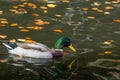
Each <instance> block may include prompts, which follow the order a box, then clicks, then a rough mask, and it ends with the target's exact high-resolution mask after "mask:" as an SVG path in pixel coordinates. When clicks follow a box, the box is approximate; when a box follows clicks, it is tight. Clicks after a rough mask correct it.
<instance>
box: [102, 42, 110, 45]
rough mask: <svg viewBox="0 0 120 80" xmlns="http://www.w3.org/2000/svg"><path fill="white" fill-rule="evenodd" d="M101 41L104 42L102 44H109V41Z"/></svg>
mask: <svg viewBox="0 0 120 80" xmlns="http://www.w3.org/2000/svg"><path fill="white" fill-rule="evenodd" d="M103 43H104V44H107V45H109V44H111V42H110V41H105V42H103Z"/></svg>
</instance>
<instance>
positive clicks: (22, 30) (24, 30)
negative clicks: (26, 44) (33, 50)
mask: <svg viewBox="0 0 120 80" xmlns="http://www.w3.org/2000/svg"><path fill="white" fill-rule="evenodd" d="M20 31H21V32H29V31H30V30H28V29H21V30H20Z"/></svg>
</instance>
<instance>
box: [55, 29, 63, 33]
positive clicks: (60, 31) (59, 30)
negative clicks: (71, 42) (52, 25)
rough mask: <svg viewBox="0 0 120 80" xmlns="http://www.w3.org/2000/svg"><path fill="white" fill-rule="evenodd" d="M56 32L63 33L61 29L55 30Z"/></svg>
mask: <svg viewBox="0 0 120 80" xmlns="http://www.w3.org/2000/svg"><path fill="white" fill-rule="evenodd" d="M53 31H54V32H57V33H62V32H63V31H62V30H61V29H55V30H53Z"/></svg>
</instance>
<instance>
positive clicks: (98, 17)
mask: <svg viewBox="0 0 120 80" xmlns="http://www.w3.org/2000/svg"><path fill="white" fill-rule="evenodd" d="M0 6H1V7H0V41H1V42H3V41H12V42H15V41H24V42H34V41H35V42H42V43H44V44H46V45H48V47H50V48H52V47H54V46H53V45H54V42H55V41H56V39H57V38H58V37H60V36H68V37H70V38H71V40H72V42H73V45H74V46H75V48H76V49H77V52H76V53H75V54H72V52H69V50H67V49H65V50H66V52H69V53H70V54H68V55H65V56H63V57H61V58H58V59H56V60H44V59H32V58H22V59H21V58H19V57H17V56H14V55H8V53H7V51H6V49H5V48H4V47H3V46H2V45H1V46H0V47H1V48H0V55H1V56H0V62H1V63H0V70H1V72H0V76H1V77H0V79H3V80H4V79H7V78H6V76H8V77H9V79H10V80H12V79H14V80H19V79H20V80H31V79H32V80H48V79H49V80H73V79H74V80H120V68H119V67H120V65H119V64H120V61H119V59H120V55H119V46H120V43H119V41H120V38H119V36H120V28H119V23H120V15H119V13H120V10H119V8H120V1H119V0H99V1H98V0H75V1H74V0H34V1H33V0H1V1H0Z"/></svg>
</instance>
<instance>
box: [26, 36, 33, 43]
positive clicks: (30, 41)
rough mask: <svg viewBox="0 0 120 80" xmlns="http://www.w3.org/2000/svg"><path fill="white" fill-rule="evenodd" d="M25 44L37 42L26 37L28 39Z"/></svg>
mask: <svg viewBox="0 0 120 80" xmlns="http://www.w3.org/2000/svg"><path fill="white" fill-rule="evenodd" d="M25 42H26V43H33V42H35V41H33V40H32V39H31V38H30V37H26V38H25Z"/></svg>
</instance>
